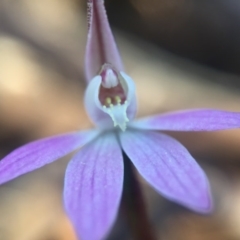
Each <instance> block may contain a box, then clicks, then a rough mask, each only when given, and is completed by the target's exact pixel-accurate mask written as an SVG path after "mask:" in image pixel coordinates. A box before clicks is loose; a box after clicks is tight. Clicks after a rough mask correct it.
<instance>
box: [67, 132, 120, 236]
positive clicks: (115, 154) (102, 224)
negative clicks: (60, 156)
mask: <svg viewBox="0 0 240 240" xmlns="http://www.w3.org/2000/svg"><path fill="white" fill-rule="evenodd" d="M122 187H123V158H122V152H121V148H120V146H119V143H118V142H117V139H116V136H115V134H114V133H113V132H107V133H104V134H102V135H100V136H99V137H98V138H97V139H96V140H94V141H93V142H91V143H90V144H88V145H86V146H85V147H84V148H83V149H81V150H80V151H79V152H78V153H77V154H76V155H75V156H74V157H73V159H72V160H71V161H70V163H69V165H68V167H67V170H66V176H65V184H64V203H65V208H66V212H67V213H68V216H69V217H70V219H71V221H72V223H73V225H74V227H75V230H76V232H77V235H78V237H79V238H80V239H81V240H100V239H103V238H104V237H105V236H106V235H107V234H108V232H109V230H110V229H111V227H112V225H113V223H114V220H115V218H116V215H117V211H118V208H119V204H120V198H121V194H122Z"/></svg>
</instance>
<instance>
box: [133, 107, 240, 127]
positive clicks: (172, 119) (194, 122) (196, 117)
mask: <svg viewBox="0 0 240 240" xmlns="http://www.w3.org/2000/svg"><path fill="white" fill-rule="evenodd" d="M131 126H132V127H134V128H140V129H148V130H169V131H217V130H226V129H232V128H239V127H240V113H237V112H227V111H220V110H214V109H195V110H187V111H179V112H171V113H167V114H159V115H155V116H150V117H147V118H143V119H139V120H136V121H135V122H133V123H132V124H131Z"/></svg>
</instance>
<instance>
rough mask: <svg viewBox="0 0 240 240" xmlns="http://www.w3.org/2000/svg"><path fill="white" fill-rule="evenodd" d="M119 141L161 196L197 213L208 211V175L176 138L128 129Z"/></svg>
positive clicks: (209, 206) (140, 171)
mask: <svg viewBox="0 0 240 240" xmlns="http://www.w3.org/2000/svg"><path fill="white" fill-rule="evenodd" d="M120 140H121V144H122V147H123V150H124V151H125V152H126V154H127V155H128V157H129V158H130V159H131V160H132V162H133V164H134V165H135V166H136V168H137V169H138V171H139V173H140V174H141V175H142V176H143V177H144V178H145V179H146V181H147V182H148V183H150V184H151V185H152V186H153V187H154V188H155V189H156V190H157V191H158V192H160V193H161V194H162V195H163V196H165V197H166V198H168V199H170V200H172V201H175V202H178V203H180V204H182V205H184V206H186V207H188V208H190V209H192V210H194V211H197V212H202V213H206V212H209V211H210V210H211V195H210V190H209V183H208V180H207V177H206V175H205V173H204V172H203V170H202V169H201V168H200V167H199V165H198V164H197V163H196V161H195V160H194V159H193V157H192V156H191V155H190V154H189V153H188V151H187V150H186V149H185V147H183V146H182V145H181V144H180V143H179V142H178V141H176V140H175V139H173V138H171V137H169V136H167V135H165V134H159V133H154V132H150V131H142V132H141V131H127V132H126V133H123V134H122V133H121V134H120Z"/></svg>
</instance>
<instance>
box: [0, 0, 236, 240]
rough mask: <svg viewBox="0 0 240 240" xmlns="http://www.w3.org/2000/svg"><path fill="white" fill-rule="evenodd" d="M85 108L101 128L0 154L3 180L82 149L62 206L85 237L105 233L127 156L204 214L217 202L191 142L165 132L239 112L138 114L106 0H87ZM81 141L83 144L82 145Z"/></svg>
mask: <svg viewBox="0 0 240 240" xmlns="http://www.w3.org/2000/svg"><path fill="white" fill-rule="evenodd" d="M88 23H89V31H88V38H87V47H86V57H85V63H86V65H85V69H86V80H87V83H88V86H87V89H86V92H85V98H84V101H85V107H86V111H87V112H88V115H89V117H90V119H91V120H92V122H93V123H94V124H95V126H96V129H93V130H86V131H79V132H72V133H67V134H63V135H58V136H54V137H50V138H45V139H42V140H38V141H34V142H31V143H29V144H27V145H25V146H22V147H20V148H18V149H16V150H15V151H13V152H12V153H10V154H9V155H8V156H6V157H5V158H4V159H2V161H0V183H5V182H8V181H10V180H12V179H14V178H16V177H18V176H20V175H22V174H26V173H28V172H30V171H33V170H35V169H38V168H40V167H42V166H44V165H46V164H49V163H52V162H54V161H55V160H57V159H58V158H60V157H62V156H65V155H67V154H68V153H70V152H72V151H75V150H78V151H77V153H76V154H75V155H74V156H73V158H72V159H71V160H70V162H69V164H68V166H67V169H66V174H65V182H64V206H65V209H66V213H67V214H68V216H69V218H70V220H71V221H72V223H73V226H74V228H75V231H76V233H77V236H78V237H79V238H80V239H81V240H100V239H104V238H105V237H106V236H107V234H108V233H109V231H110V229H111V227H112V225H113V223H114V220H115V218H116V215H117V212H118V208H119V204H120V200H121V195H122V188H123V177H124V176H123V168H124V166H123V155H122V152H125V154H126V155H127V156H128V157H129V159H131V161H132V163H133V164H134V166H135V167H136V169H137V170H138V172H139V173H140V175H141V176H142V177H143V178H144V179H145V180H146V181H147V182H148V183H149V184H150V185H151V186H152V187H153V188H154V189H156V191H158V192H159V193H160V194H161V195H163V196H164V197H166V198H168V199H169V200H171V201H174V202H177V203H179V204H181V205H184V206H185V207H187V208H189V209H191V210H193V211H196V212H200V213H208V212H210V211H211V209H212V200H211V194H210V187H209V183H208V180H207V177H206V175H205V173H204V171H203V170H202V169H201V167H200V166H199V165H198V164H197V162H196V161H195V160H194V158H193V157H192V156H191V155H190V154H189V152H188V151H187V149H186V148H185V147H184V146H183V145H182V144H181V143H179V142H178V141H177V140H175V139H173V138H172V137H170V136H168V135H167V134H164V133H161V132H160V131H161V130H168V131H217V130H224V129H232V128H239V127H240V114H239V113H232V112H227V111H219V110H210V109H201V110H187V111H179V112H173V113H167V114H163V115H155V116H150V117H146V118H144V119H139V120H134V117H135V114H136V111H137V104H136V92H135V84H134V82H133V80H132V79H131V77H130V76H128V75H127V74H126V73H125V72H124V69H123V64H122V62H121V58H120V56H119V53H118V50H117V47H116V44H115V41H114V38H113V35H112V32H111V29H110V27H109V23H108V20H107V15H106V11H105V8H104V3H103V0H89V1H88ZM80 148H81V149H80Z"/></svg>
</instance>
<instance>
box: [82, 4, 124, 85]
mask: <svg viewBox="0 0 240 240" xmlns="http://www.w3.org/2000/svg"><path fill="white" fill-rule="evenodd" d="M105 63H109V64H112V65H113V67H114V68H115V69H116V70H118V71H122V70H123V64H122V60H121V57H120V55H119V52H118V49H117V45H116V43H115V40H114V37H113V34H112V31H111V28H110V26H109V23H108V18H107V15H106V10H105V7H104V1H103V0H88V37H87V46H86V55H85V69H86V78H87V81H90V80H91V79H92V78H93V77H94V76H96V75H97V74H98V73H99V70H100V68H101V66H102V65H103V64H105Z"/></svg>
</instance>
